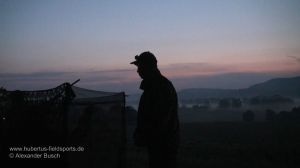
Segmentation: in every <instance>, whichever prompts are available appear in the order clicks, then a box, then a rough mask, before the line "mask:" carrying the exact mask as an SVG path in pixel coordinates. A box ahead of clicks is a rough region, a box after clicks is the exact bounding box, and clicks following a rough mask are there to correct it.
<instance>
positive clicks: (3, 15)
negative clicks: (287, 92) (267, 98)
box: [0, 0, 300, 93]
mask: <svg viewBox="0 0 300 168" xmlns="http://www.w3.org/2000/svg"><path fill="white" fill-rule="evenodd" d="M299 11H300V1H299V0H185V1H183V0H164V1H161V0H126V1H125V0H106V1H104V0H0V86H3V87H5V88H7V89H25V90H26V89H27V90H28V89H29V90H30V89H31V90H32V89H33V90H34V89H45V88H47V87H54V86H55V85H57V84H60V83H63V82H66V81H67V82H72V81H75V80H76V79H77V78H80V79H81V82H80V83H79V84H78V85H79V86H83V87H88V88H91V89H97V90H109V91H121V90H122V91H123V90H125V91H128V92H132V93H133V92H136V91H137V90H138V89H137V88H138V83H139V81H140V79H139V77H138V75H137V74H136V67H133V66H132V65H130V64H129V63H130V62H131V61H132V60H133V59H134V56H135V55H137V54H140V53H141V52H143V51H151V52H153V53H154V54H155V55H156V57H157V59H158V64H159V67H160V69H161V71H162V73H163V74H164V75H166V76H167V77H169V78H170V79H171V80H172V81H174V85H175V87H176V88H177V89H183V88H189V87H218V88H233V87H234V88H242V87H248V86H250V85H251V84H255V82H262V81H264V80H268V79H271V78H273V77H289V76H295V75H300V61H299V60H300V12H299ZM224 76H226V77H228V78H223V77H224ZM209 79H213V80H209ZM208 81H211V82H208ZM224 81H226V82H224ZM228 81H229V83H228Z"/></svg>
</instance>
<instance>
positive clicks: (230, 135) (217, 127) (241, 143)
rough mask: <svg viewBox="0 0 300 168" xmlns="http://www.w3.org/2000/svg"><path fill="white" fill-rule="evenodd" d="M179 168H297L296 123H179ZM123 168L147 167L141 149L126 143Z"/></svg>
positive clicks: (299, 127)
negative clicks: (125, 161) (125, 158)
mask: <svg viewBox="0 0 300 168" xmlns="http://www.w3.org/2000/svg"><path fill="white" fill-rule="evenodd" d="M181 137H182V138H181V146H180V149H179V156H178V167H179V168H198V167H205V168H220V167H230V168H235V167H236V168H254V167H255V168H259V167H262V168H265V167H272V168H296V167H300V123H298V122H195V123H183V124H181ZM127 167H129V168H134V167H140V168H142V167H147V154H146V150H145V149H140V148H136V147H135V146H134V145H133V144H132V143H131V142H130V141H129V145H128V150H127Z"/></svg>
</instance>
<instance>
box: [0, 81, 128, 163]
mask: <svg viewBox="0 0 300 168" xmlns="http://www.w3.org/2000/svg"><path fill="white" fill-rule="evenodd" d="M0 106H1V111H0V112H1V117H2V120H1V131H2V134H1V135H2V137H1V139H4V143H3V144H4V145H3V146H2V147H1V148H2V149H1V150H4V151H6V153H7V154H8V153H10V151H9V148H10V147H22V148H23V147H24V146H25V147H46V148H48V147H49V146H52V147H65V148H67V147H75V149H76V150H78V149H79V151H68V152H53V151H52V152H49V151H47V152H46V153H48V154H49V153H53V154H55V153H59V154H60V155H61V156H60V158H59V159H52V160H50V159H35V160H34V159H26V160H24V159H23V160H22V159H16V158H15V159H8V161H10V162H11V161H13V162H14V163H16V161H19V162H20V164H22V165H23V164H24V163H27V162H28V163H30V166H34V165H36V166H37V167H39V166H43V167H45V166H46V167H47V166H48V167H53V166H60V167H61V166H62V167H107V168H116V167H122V166H123V165H125V145H126V132H125V131H126V123H125V114H124V106H125V96H124V93H123V92H122V93H110V92H100V91H93V90H87V89H83V88H79V87H75V86H71V85H70V84H68V83H65V84H62V85H60V86H58V87H56V88H53V89H49V90H42V91H6V90H4V89H2V90H1V93H0ZM69 149H71V148H69ZM23 153H24V152H23ZM27 153H28V154H33V153H40V154H43V153H44V152H41V151H35V152H27ZM6 157H7V155H6ZM23 166H24V165H23Z"/></svg>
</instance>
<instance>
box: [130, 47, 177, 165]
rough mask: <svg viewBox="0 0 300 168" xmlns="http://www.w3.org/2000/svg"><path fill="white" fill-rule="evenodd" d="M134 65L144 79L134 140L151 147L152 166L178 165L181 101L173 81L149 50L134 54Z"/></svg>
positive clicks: (149, 152) (139, 144)
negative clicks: (179, 101) (158, 65)
mask: <svg viewBox="0 0 300 168" xmlns="http://www.w3.org/2000/svg"><path fill="white" fill-rule="evenodd" d="M131 64H134V65H136V66H137V68H138V69H137V72H138V74H139V75H140V77H141V78H142V79H143V80H142V82H141V85H140V89H142V90H143V91H144V92H143V94H142V96H141V98H140V103H139V108H138V117H137V128H136V130H135V133H134V140H135V144H136V145H137V146H140V147H141V146H144V147H147V149H148V157H149V164H150V168H159V167H164V168H173V167H176V155H177V149H178V144H179V121H178V115H177V109H178V102H177V94H176V90H175V89H174V87H173V84H172V83H171V82H170V81H169V80H168V79H167V78H165V77H164V76H162V75H161V73H160V71H159V70H158V68H157V60H156V58H155V56H154V55H153V54H152V53H150V52H143V53H142V54H140V55H139V56H135V61H134V62H132V63H131Z"/></svg>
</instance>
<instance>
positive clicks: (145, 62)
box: [131, 51, 157, 79]
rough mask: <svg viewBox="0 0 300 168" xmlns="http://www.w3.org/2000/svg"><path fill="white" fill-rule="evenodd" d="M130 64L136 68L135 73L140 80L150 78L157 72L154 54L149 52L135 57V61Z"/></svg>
mask: <svg viewBox="0 0 300 168" xmlns="http://www.w3.org/2000/svg"><path fill="white" fill-rule="evenodd" d="M131 64H134V65H136V66H137V68H138V70H137V72H138V74H139V75H140V77H141V78H142V79H145V78H147V77H148V76H151V74H153V73H154V72H155V71H156V70H157V60H156V58H155V56H154V54H152V53H151V52H149V51H146V52H143V53H141V54H140V55H136V56H135V61H133V62H131Z"/></svg>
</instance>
